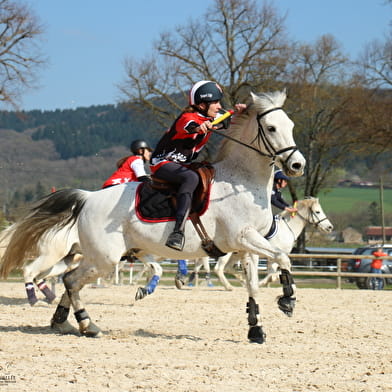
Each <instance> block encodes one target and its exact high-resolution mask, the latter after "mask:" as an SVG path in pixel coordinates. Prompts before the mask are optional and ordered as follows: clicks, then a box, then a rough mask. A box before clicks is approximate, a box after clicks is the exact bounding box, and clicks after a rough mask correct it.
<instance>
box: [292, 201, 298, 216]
mask: <svg viewBox="0 0 392 392" xmlns="http://www.w3.org/2000/svg"><path fill="white" fill-rule="evenodd" d="M297 204H298V202H297V200H296V201H295V202H294V204H293V207H294V208H297ZM295 214H296V213H295V212H292V213H291V217H292V218H294V217H295Z"/></svg>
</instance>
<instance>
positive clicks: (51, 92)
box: [20, 0, 392, 110]
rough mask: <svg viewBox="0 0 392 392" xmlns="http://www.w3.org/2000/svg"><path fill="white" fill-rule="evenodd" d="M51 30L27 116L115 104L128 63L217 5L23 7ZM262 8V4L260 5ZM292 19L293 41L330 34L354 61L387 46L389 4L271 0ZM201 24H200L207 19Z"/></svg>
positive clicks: (81, 0)
mask: <svg viewBox="0 0 392 392" xmlns="http://www.w3.org/2000/svg"><path fill="white" fill-rule="evenodd" d="M20 1H23V2H25V3H27V4H28V5H29V7H30V8H31V10H32V11H33V12H34V13H35V14H36V16H37V17H38V18H39V21H40V23H41V24H42V25H43V26H44V28H45V33H44V35H43V42H42V52H43V54H44V55H45V56H46V57H47V58H48V65H47V66H46V67H45V68H44V69H41V70H39V72H38V73H37V86H38V87H37V88H36V89H34V90H32V91H26V92H25V93H24V95H23V97H22V103H21V109H23V110H34V109H39V110H56V109H61V110H62V109H74V108H76V107H89V106H92V105H105V104H116V103H118V102H119V101H121V100H122V99H123V96H121V93H120V91H119V88H118V85H119V84H121V83H122V82H123V81H124V80H125V77H126V75H125V66H124V61H125V59H126V58H127V57H132V58H134V59H136V60H137V59H142V58H144V57H145V56H146V55H147V54H149V53H151V50H152V45H153V43H154V41H155V40H157V39H158V38H159V34H160V33H161V32H163V31H168V30H169V31H170V30H172V29H173V28H174V27H175V26H179V25H184V24H186V23H187V22H188V21H189V19H192V20H194V19H195V18H197V17H198V16H200V18H201V17H202V15H204V14H205V11H206V9H207V8H208V7H209V6H211V4H212V2H213V0H197V1H186V0H166V1H165V0H144V1H134V0H112V1H107V0H106V1H103V0H67V1H60V0H20ZM257 1H258V2H259V3H262V2H263V1H262V0H257ZM270 1H271V3H272V4H273V5H274V6H275V7H276V8H277V10H278V11H279V13H280V14H281V15H282V16H283V15H285V14H286V13H287V16H286V22H285V25H286V28H287V30H288V33H289V35H290V37H291V38H292V39H294V40H298V41H301V42H304V43H313V42H314V41H315V40H316V39H317V38H319V37H320V36H321V35H323V34H332V35H333V36H334V37H335V38H336V39H337V40H338V42H339V43H340V44H341V45H342V49H343V51H344V52H345V53H347V54H348V55H349V56H350V57H351V58H356V57H357V56H358V54H359V53H360V51H361V49H362V48H363V47H364V45H366V43H368V42H370V41H372V40H373V39H382V38H383V37H384V34H385V33H386V32H387V29H388V26H389V23H390V22H391V19H392V18H391V16H392V15H391V14H392V8H391V5H385V0H270ZM201 25H202V20H201Z"/></svg>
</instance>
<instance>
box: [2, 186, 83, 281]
mask: <svg viewBox="0 0 392 392" xmlns="http://www.w3.org/2000/svg"><path fill="white" fill-rule="evenodd" d="M88 193H89V192H86V191H82V190H78V189H63V190H60V191H57V192H54V193H51V194H50V195H48V196H46V197H44V198H43V199H41V200H40V201H38V202H37V204H36V205H34V206H33V207H32V208H31V209H30V210H29V211H28V212H27V213H26V214H25V215H24V216H23V217H22V218H21V219H19V220H18V221H17V222H16V223H14V224H13V225H12V226H11V227H10V231H9V233H7V235H6V240H7V241H8V245H7V247H6V249H5V252H4V254H3V256H2V257H1V260H0V264H1V266H0V277H2V278H6V277H7V276H8V274H9V273H10V272H11V271H12V270H14V269H16V268H21V267H23V265H24V263H25V261H26V259H27V258H28V257H29V256H31V255H35V254H36V253H37V246H38V242H39V240H40V238H41V237H42V236H43V235H44V234H45V233H46V232H47V231H48V230H51V229H52V230H55V231H56V230H59V229H61V228H62V227H64V226H66V225H68V224H70V225H71V226H72V225H73V224H75V222H76V220H77V218H78V216H79V214H80V212H81V210H82V208H83V206H84V203H85V201H86V200H87V195H88ZM11 228H12V229H11Z"/></svg>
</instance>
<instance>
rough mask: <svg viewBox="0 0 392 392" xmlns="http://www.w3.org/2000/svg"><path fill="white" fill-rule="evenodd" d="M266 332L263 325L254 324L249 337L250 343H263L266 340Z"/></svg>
mask: <svg viewBox="0 0 392 392" xmlns="http://www.w3.org/2000/svg"><path fill="white" fill-rule="evenodd" d="M265 338H266V334H265V333H264V332H263V330H262V328H261V326H257V325H256V326H253V327H250V328H249V331H248V339H249V342H250V343H258V344H262V343H264V342H265Z"/></svg>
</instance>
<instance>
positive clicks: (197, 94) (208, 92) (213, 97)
mask: <svg viewBox="0 0 392 392" xmlns="http://www.w3.org/2000/svg"><path fill="white" fill-rule="evenodd" d="M222 98H223V92H222V89H221V88H220V86H219V85H218V84H217V83H215V82H211V81H210V80H201V81H199V82H197V83H195V84H194V85H193V87H192V88H191V90H190V91H189V105H191V106H193V105H198V104H200V103H202V102H214V101H220V100H221V99H222Z"/></svg>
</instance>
